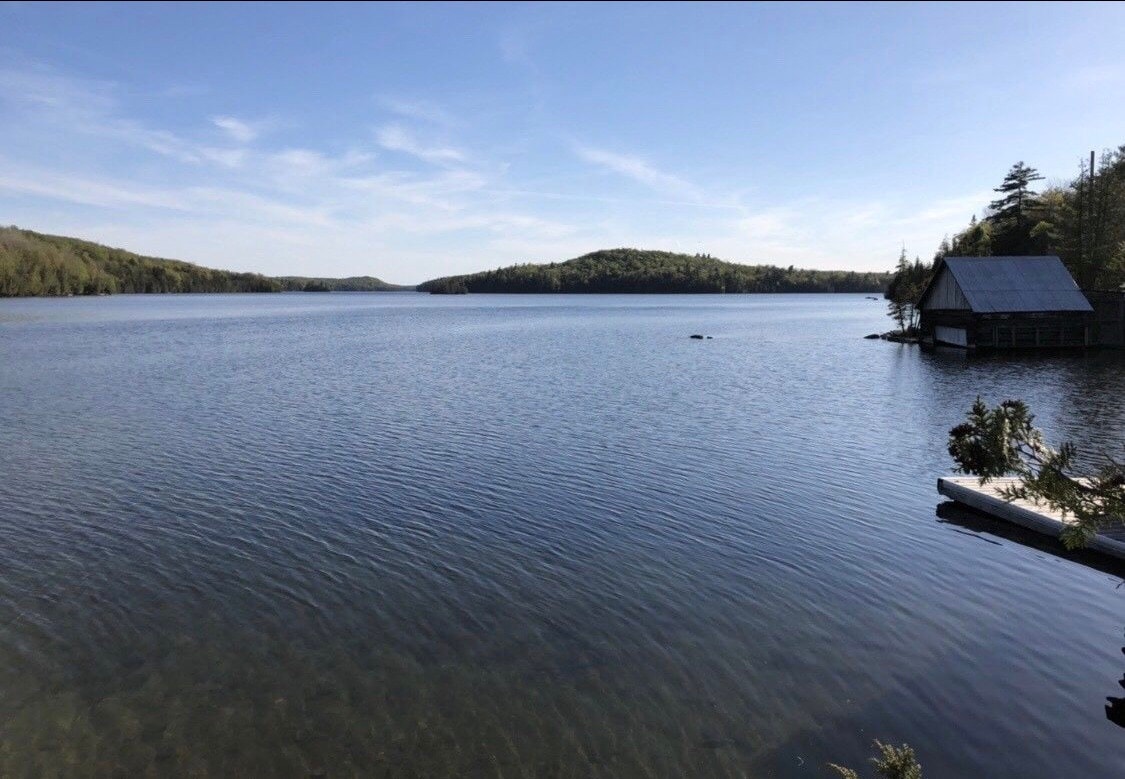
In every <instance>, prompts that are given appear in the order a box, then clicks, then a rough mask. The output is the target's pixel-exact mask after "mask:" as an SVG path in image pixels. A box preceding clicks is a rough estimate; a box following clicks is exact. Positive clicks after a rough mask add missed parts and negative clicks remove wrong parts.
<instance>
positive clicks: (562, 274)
mask: <svg viewBox="0 0 1125 779" xmlns="http://www.w3.org/2000/svg"><path fill="white" fill-rule="evenodd" d="M890 277H891V274H890V273H857V272H854V271H835V270H802V269H799V268H794V267H793V266H790V267H788V268H779V267H776V266H774V265H739V264H737V263H733V262H725V261H723V260H717V259H715V258H714V257H711V256H710V255H706V254H677V253H675V252H662V251H648V250H642V249H605V250H602V251H597V252H592V253H591V254H585V255H583V256H581V257H577V258H575V259H573V260H567V261H566V262H558V263H555V262H552V263H547V264H542V265H531V264H526V265H512V266H509V267H507V268H499V269H497V270H490V271H482V272H480V273H472V274H468V275H464V276H447V277H444V278H440V279H433V280H432V281H427V282H424V283H423V284H419V285H418V289H419V290H420V291H422V292H430V293H433V294H460V293H465V292H524V293H527V292H603V293H612V292H617V293H621V292H647V293H654V292H655V293H699V292H705V293H718V292H882V291H883V290H884V289H886V287H887V284H888V282H889V281H890Z"/></svg>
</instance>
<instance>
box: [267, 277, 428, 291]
mask: <svg viewBox="0 0 1125 779" xmlns="http://www.w3.org/2000/svg"><path fill="white" fill-rule="evenodd" d="M274 280H275V281H278V282H280V283H281V288H282V290H284V291H285V292H400V291H403V290H413V289H414V287H413V286H403V285H401V284H388V283H387V282H385V281H383V280H382V279H377V278H375V277H374V276H348V277H347V278H346V279H319V278H309V277H307V276H277V277H275V279H274Z"/></svg>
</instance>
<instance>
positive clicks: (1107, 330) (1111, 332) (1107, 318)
mask: <svg viewBox="0 0 1125 779" xmlns="http://www.w3.org/2000/svg"><path fill="white" fill-rule="evenodd" d="M1086 297H1087V299H1089V301H1090V304H1091V305H1092V306H1093V307H1094V318H1095V321H1096V322H1097V334H1098V343H1099V344H1100V345H1102V346H1110V347H1113V348H1116V349H1121V348H1125V292H1087V293H1086Z"/></svg>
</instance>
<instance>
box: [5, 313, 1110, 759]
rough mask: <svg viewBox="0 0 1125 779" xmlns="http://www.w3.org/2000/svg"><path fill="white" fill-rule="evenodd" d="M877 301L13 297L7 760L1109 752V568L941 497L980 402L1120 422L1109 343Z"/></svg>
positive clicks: (1057, 418) (1064, 755)
mask: <svg viewBox="0 0 1125 779" xmlns="http://www.w3.org/2000/svg"><path fill="white" fill-rule="evenodd" d="M882 320H883V307H882V306H881V305H878V304H873V303H872V302H871V301H865V300H864V299H863V296H860V295H856V296H851V295H841V296H730V297H726V296H715V297H707V296H699V297H696V296H676V297H648V296H636V297H628V296H620V297H619V296H594V297H590V298H583V297H572V296H553V297H530V296H529V297H524V296H512V297H498V298H497V297H490V296H478V295H471V296H464V297H461V298H459V299H449V298H447V299H441V298H432V297H429V296H422V295H414V294H409V293H404V294H401V295H398V294H396V295H364V294H355V295H323V296H300V295H287V296H264V297H262V296H259V297H254V296H173V297H168V298H144V297H129V296H126V297H122V298H103V299H97V300H77V299H76V300H67V301H43V300H40V301H2V302H0V474H3V479H0V507H2V508H0V538H2V539H3V543H2V544H0V775H4V776H7V775H15V776H20V775H42V774H70V773H75V772H81V771H83V770H86V771H89V772H92V773H99V774H101V773H107V774H108V773H115V772H117V773H121V774H127V775H144V774H158V775H177V774H189V775H205V774H207V775H220V776H229V775H245V774H254V775H260V774H278V775H301V774H314V775H315V774H318V773H321V774H325V773H326V774H328V775H340V774H343V775H352V774H363V775H371V774H375V775H391V776H411V775H417V776H474V775H487V776H497V775H499V776H546V775H550V776H669V775H702V776H745V775H748V774H749V775H774V776H808V775H815V771H816V770H818V769H819V768H821V767H823V765H824V763H826V762H828V761H833V762H840V763H845V764H848V763H850V764H854V765H859V764H862V763H863V762H864V761H865V760H866V758H867V757H868V755H869V747H870V742H871V740H872V739H873V738H875V737H879V738H882V739H884V740H887V741H894V742H902V741H909V742H910V743H911V744H912V745H913V746H915V748H916V749H917V750H918V753H919V755H920V757H921V759H922V762H923V764H924V765H925V766H926V770H927V773H928V774H930V773H932V774H933V775H935V776H965V775H988V776H992V777H1017V776H1028V775H1055V776H1063V775H1074V776H1077V775H1080V776H1113V775H1115V774H1116V770H1117V768H1118V767H1119V766H1120V764H1121V762H1122V760H1123V759H1125V744H1123V743H1122V740H1121V732H1120V729H1119V728H1117V727H1115V726H1114V724H1113V723H1112V722H1111V721H1109V720H1107V719H1106V718H1105V717H1103V716H1102V712H1101V711H1100V710H1098V709H1097V707H1096V706H1095V705H1093V704H1095V703H1097V702H1100V701H1102V700H1104V698H1105V695H1106V692H1105V685H1106V681H1107V679H1112V678H1116V675H1117V674H1119V673H1120V671H1121V665H1120V655H1119V654H1118V653H1117V646H1118V643H1119V637H1120V630H1121V614H1122V597H1125V596H1123V595H1122V591H1121V590H1120V589H1118V588H1117V585H1118V584H1119V583H1120V573H1114V572H1113V571H1111V570H1109V569H1108V568H1106V567H1105V566H1104V565H1100V566H1099V565H1092V564H1090V563H1089V562H1088V561H1086V560H1083V559H1081V558H1080V556H1071V555H1067V554H1054V553H1048V552H1047V551H1046V550H1045V549H1044V548H1041V547H1037V546H1035V545H1034V544H1028V543H1024V542H1023V541H1019V540H1016V539H1015V537H1014V536H1009V535H1005V533H1006V532H1007V531H1000V530H997V531H993V530H987V529H985V528H983V527H978V526H974V525H973V524H971V522H970V521H969V520H965V519H950V518H949V517H950V516H953V515H949V516H947V515H945V514H943V515H941V516H942V519H947V520H948V521H947V522H941V523H936V522H934V521H933V518H934V506H935V504H936V503H937V502H938V496H937V494H936V492H935V489H934V483H935V479H936V477H937V475H939V474H941V473H944V472H946V471H947V470H948V468H949V463H948V458H947V455H946V454H945V437H946V433H947V431H948V429H949V428H950V427H951V426H952V425H953V424H956V423H957V422H958V421H960V418H961V417H962V416H963V415H964V412H965V410H967V409H968V407H969V405H970V404H971V402H972V400H973V398H975V397H976V395H977V394H980V395H982V396H984V397H985V398H986V399H988V400H990V401H993V402H995V401H998V400H1000V399H1003V398H1005V397H1021V398H1024V399H1026V400H1028V401H1029V403H1030V404H1031V406H1032V408H1033V410H1034V411H1035V412H1036V413H1037V414H1038V415H1039V422H1040V423H1041V424H1042V426H1043V427H1044V428H1045V429H1046V431H1047V433H1048V435H1049V436H1050V437H1051V439H1052V440H1059V439H1061V438H1070V439H1073V440H1075V441H1076V442H1077V443H1080V444H1081V443H1089V445H1091V446H1106V447H1108V446H1110V445H1116V443H1118V442H1120V441H1121V440H1122V439H1123V438H1125V410H1123V409H1122V408H1121V404H1120V398H1121V396H1122V391H1123V389H1125V384H1123V382H1125V370H1123V363H1122V362H1121V359H1120V357H1119V356H1107V355H1105V354H1100V355H1087V356H1082V357H1077V358H1070V357H1068V358H1062V359H1056V358H1052V357H1044V358H1042V359H1038V360H1036V359H1031V358H1019V359H1015V360H994V359H977V358H969V359H965V358H964V357H963V356H950V355H942V354H937V353H929V354H927V353H921V352H919V351H918V350H917V349H915V348H912V347H905V346H900V345H897V344H888V343H884V342H871V341H865V340H863V339H862V336H863V335H864V334H866V333H869V332H871V331H872V330H874V329H878V328H879V327H880V325H882ZM694 332H706V333H708V334H712V335H714V339H713V340H710V341H706V342H704V343H703V344H700V343H699V342H698V341H691V340H689V339H688V338H687V336H688V335H689V334H691V333H694ZM1076 407H1081V408H1083V409H1086V410H1088V411H1089V414H1090V415H1089V416H1085V415H1080V414H1075V413H1074V409H1075V408H1076ZM939 511H943V512H944V511H946V510H945V509H939ZM1060 637H1063V638H1064V640H1059V639H1060Z"/></svg>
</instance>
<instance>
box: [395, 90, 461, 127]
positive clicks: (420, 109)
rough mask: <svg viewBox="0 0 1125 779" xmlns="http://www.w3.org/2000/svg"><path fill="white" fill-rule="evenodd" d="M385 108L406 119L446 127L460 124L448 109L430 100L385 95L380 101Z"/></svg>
mask: <svg viewBox="0 0 1125 779" xmlns="http://www.w3.org/2000/svg"><path fill="white" fill-rule="evenodd" d="M379 102H380V103H381V104H382V106H383V108H385V109H387V110H388V111H390V112H391V113H393V114H396V115H398V116H401V117H403V118H405V119H417V120H420V121H423V122H430V123H431V124H437V125H443V126H446V127H449V126H453V125H455V124H458V121H457V119H456V118H455V117H454V116H453V115H452V114H451V113H449V112H448V111H447V110H445V109H444V108H442V107H441V106H439V105H437V104H436V103H432V102H430V101H428V100H404V99H402V98H397V97H384V98H382V99H381V100H380V101H379Z"/></svg>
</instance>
